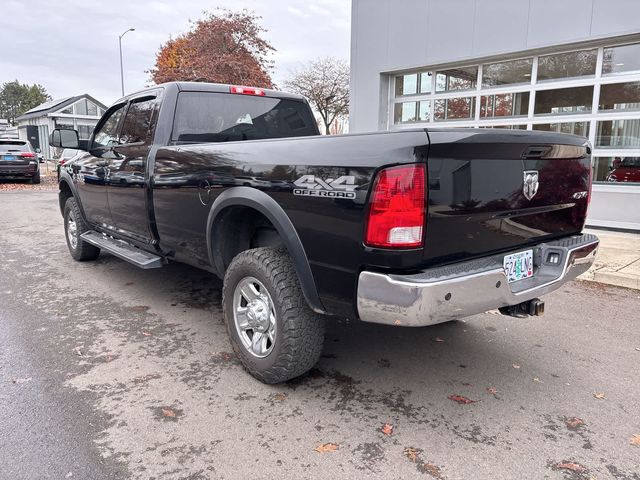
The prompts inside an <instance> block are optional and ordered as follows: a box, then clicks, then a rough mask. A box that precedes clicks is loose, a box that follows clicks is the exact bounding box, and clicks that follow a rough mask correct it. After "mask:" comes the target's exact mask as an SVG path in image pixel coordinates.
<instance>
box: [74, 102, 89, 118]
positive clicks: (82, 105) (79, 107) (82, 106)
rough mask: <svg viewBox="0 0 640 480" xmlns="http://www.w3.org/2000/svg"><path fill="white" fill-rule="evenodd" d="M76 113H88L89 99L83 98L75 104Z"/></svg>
mask: <svg viewBox="0 0 640 480" xmlns="http://www.w3.org/2000/svg"><path fill="white" fill-rule="evenodd" d="M74 107H75V110H76V115H86V114H87V101H86V100H85V99H84V98H83V99H82V100H79V101H77V102H76V103H75V104H74Z"/></svg>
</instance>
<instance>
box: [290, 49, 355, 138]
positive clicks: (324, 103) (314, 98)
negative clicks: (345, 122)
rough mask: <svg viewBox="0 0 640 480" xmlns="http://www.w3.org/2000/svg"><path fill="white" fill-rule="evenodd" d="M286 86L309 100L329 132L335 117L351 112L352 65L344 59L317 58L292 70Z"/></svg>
mask: <svg viewBox="0 0 640 480" xmlns="http://www.w3.org/2000/svg"><path fill="white" fill-rule="evenodd" d="M284 87H285V89H286V90H288V91H290V92H292V93H297V94H300V95H303V96H305V97H306V98H307V99H308V100H309V102H310V103H311V106H312V107H313V109H314V110H315V111H316V112H317V113H318V115H320V118H321V119H322V122H323V124H324V128H325V131H326V133H327V134H329V133H330V129H331V125H332V124H333V123H334V122H335V121H336V119H339V118H342V117H345V116H346V115H348V113H349V65H348V64H347V62H345V61H344V60H341V59H337V58H332V57H326V58H319V59H317V60H314V61H312V62H310V63H308V64H307V65H305V66H304V67H303V68H302V69H300V70H298V71H295V72H293V73H292V74H291V75H290V77H289V78H288V79H287V80H286V81H285V82H284Z"/></svg>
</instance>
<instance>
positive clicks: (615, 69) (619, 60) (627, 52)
mask: <svg viewBox="0 0 640 480" xmlns="http://www.w3.org/2000/svg"><path fill="white" fill-rule="evenodd" d="M638 72H640V43H636V44H633V45H623V46H621V47H611V48H605V49H604V52H603V57H602V73H603V74H604V75H610V74H615V73H638Z"/></svg>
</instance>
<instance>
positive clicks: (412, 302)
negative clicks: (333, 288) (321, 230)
mask: <svg viewBox="0 0 640 480" xmlns="http://www.w3.org/2000/svg"><path fill="white" fill-rule="evenodd" d="M598 243H599V240H598V237H596V236H595V235H590V234H585V235H574V236H571V237H567V238H563V239H561V240H556V241H552V242H547V243H542V244H540V245H537V246H535V247H531V248H532V249H533V254H534V265H535V268H534V275H533V277H531V278H527V279H525V280H520V281H519V282H515V283H512V284H509V283H508V282H507V277H506V275H505V273H504V270H503V267H502V259H503V257H504V255H505V254H500V255H494V256H491V257H485V258H481V259H477V260H472V261H469V262H463V263H459V264H455V265H449V266H445V267H438V268H433V269H428V270H424V271H422V272H420V273H417V274H413V275H394V274H383V273H377V272H370V271H363V272H361V273H360V276H359V278H358V298H357V306H358V315H359V317H360V319H361V320H363V321H365V322H374V323H384V324H388V325H400V326H408V327H421V326H426V325H434V324H436V323H442V322H446V321H449V320H455V319H457V318H462V317H467V316H470V315H475V314H478V313H482V312H486V311H487V310H492V309H496V308H500V307H506V306H510V305H517V304H519V303H522V302H525V301H527V300H531V299H533V298H536V297H539V296H542V295H545V294H547V293H549V292H552V291H554V290H556V289H557V288H559V287H560V286H562V285H563V284H564V283H566V282H568V281H569V280H573V279H574V278H576V277H577V276H578V275H580V274H582V273H584V272H586V271H587V270H589V268H590V267H591V265H592V264H593V262H594V260H595V256H596V252H597V249H598ZM523 250H527V248H522V249H519V250H518V251H523ZM511 253H514V252H511ZM550 253H557V254H559V255H560V260H559V262H558V263H556V264H550V263H548V261H547V258H548V256H549V254H550Z"/></svg>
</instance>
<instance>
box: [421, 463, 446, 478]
mask: <svg viewBox="0 0 640 480" xmlns="http://www.w3.org/2000/svg"><path fill="white" fill-rule="evenodd" d="M420 470H422V471H423V472H425V473H428V474H429V475H431V476H432V477H435V478H442V472H440V468H439V467H438V466H437V465H434V464H433V463H431V462H425V463H423V464H422V465H420Z"/></svg>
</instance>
